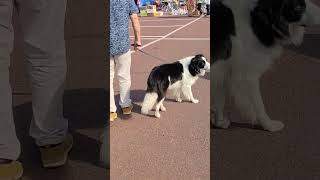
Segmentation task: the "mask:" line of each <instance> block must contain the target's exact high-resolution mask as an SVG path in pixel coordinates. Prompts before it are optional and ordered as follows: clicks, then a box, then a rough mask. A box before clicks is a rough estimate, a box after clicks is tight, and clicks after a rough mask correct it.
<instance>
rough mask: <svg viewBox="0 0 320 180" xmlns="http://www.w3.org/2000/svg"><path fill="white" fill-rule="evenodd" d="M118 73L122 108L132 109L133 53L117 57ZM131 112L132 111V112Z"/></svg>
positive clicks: (129, 52)
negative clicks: (131, 71)
mask: <svg viewBox="0 0 320 180" xmlns="http://www.w3.org/2000/svg"><path fill="white" fill-rule="evenodd" d="M115 61H116V71H117V72H116V73H117V77H118V80H119V85H120V102H119V104H120V106H121V107H122V108H126V107H131V106H132V102H131V99H130V87H131V75H130V68H131V51H128V52H127V53H124V54H122V55H119V56H116V60H115ZM130 111H131V110H130Z"/></svg>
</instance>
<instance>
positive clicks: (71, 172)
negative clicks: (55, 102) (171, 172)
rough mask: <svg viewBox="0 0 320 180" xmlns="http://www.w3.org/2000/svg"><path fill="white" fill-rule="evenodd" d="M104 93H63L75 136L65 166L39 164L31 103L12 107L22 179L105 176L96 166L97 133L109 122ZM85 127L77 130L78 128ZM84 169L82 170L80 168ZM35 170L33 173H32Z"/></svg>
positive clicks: (98, 134) (67, 115)
mask: <svg viewBox="0 0 320 180" xmlns="http://www.w3.org/2000/svg"><path fill="white" fill-rule="evenodd" d="M106 99H107V98H106V92H105V91H104V90H103V89H78V90H69V91H66V92H65V96H64V112H65V117H66V118H67V119H69V128H70V131H71V133H72V134H73V136H74V146H73V149H72V151H71V153H70V157H69V162H70V161H72V163H67V164H66V165H65V166H64V167H61V168H56V169H44V168H42V167H41V163H40V154H39V150H38V148H37V147H36V145H35V144H34V141H33V139H32V138H31V137H30V136H29V133H28V130H29V125H30V120H31V118H32V110H31V103H30V102H28V103H25V104H22V105H19V106H17V107H14V115H15V123H16V131H17V136H18V138H19V139H20V142H21V152H22V153H21V156H20V157H21V159H20V160H21V161H22V163H23V165H24V169H25V170H24V172H25V174H24V176H25V177H24V178H23V179H26V180H27V179H32V180H44V179H46V180H51V179H52V180H56V179H68V180H69V179H70V180H72V179H77V180H80V179H89V178H90V177H92V178H93V179H97V180H98V179H101V180H102V179H106V177H108V175H107V171H106V170H105V169H104V168H102V167H99V165H98V160H99V150H100V142H99V138H100V134H101V133H102V132H103V127H105V126H106V125H107V123H108V122H109V121H104V120H106V114H107V113H106V102H107V101H106ZM81 129H82V130H87V132H86V133H79V130H81ZM81 169H83V171H82V170H81ZM35 172H36V173H35Z"/></svg>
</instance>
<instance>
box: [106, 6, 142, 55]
mask: <svg viewBox="0 0 320 180" xmlns="http://www.w3.org/2000/svg"><path fill="white" fill-rule="evenodd" d="M138 12H139V9H138V7H137V5H136V4H135V2H134V0H110V55H120V54H123V53H126V52H128V51H129V49H130V37H129V21H130V15H132V14H136V13H138Z"/></svg>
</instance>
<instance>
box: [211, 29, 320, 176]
mask: <svg viewBox="0 0 320 180" xmlns="http://www.w3.org/2000/svg"><path fill="white" fill-rule="evenodd" d="M319 46H320V28H319V27H314V28H310V29H308V33H307V35H306V37H305V42H304V44H303V45H302V47H301V48H299V49H297V50H294V49H290V48H288V49H287V50H286V52H285V54H284V55H283V56H282V57H281V58H280V59H279V60H278V61H277V62H276V64H275V66H274V68H273V69H272V70H270V71H269V72H267V73H266V74H265V75H264V77H263V78H262V86H261V89H262V94H263V99H264V101H265V105H266V109H267V112H268V113H269V115H270V116H271V117H272V118H273V119H277V120H281V121H282V122H284V123H285V125H286V127H285V129H284V130H283V131H281V132H277V133H269V132H266V131H262V130H258V129H251V128H250V125H249V124H248V122H247V121H245V120H243V119H240V116H239V113H238V112H236V111H234V109H233V108H232V106H230V105H229V106H228V109H229V111H230V114H231V115H232V121H234V122H236V123H233V124H232V127H231V128H230V129H228V130H221V129H212V131H211V179H214V180H235V179H247V180H302V179H305V180H307V179H308V180H318V179H320V166H319V162H320V144H319V143H318V142H319V140H318V139H319V137H320V131H319V125H320V121H319V117H320V111H319V107H320V84H319V82H320V75H319V69H320V52H319Z"/></svg>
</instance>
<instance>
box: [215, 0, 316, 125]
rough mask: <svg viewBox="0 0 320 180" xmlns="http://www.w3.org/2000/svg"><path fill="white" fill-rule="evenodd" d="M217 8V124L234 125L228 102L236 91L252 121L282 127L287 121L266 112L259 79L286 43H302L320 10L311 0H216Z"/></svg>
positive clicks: (244, 110)
mask: <svg viewBox="0 0 320 180" xmlns="http://www.w3.org/2000/svg"><path fill="white" fill-rule="evenodd" d="M212 8H213V9H212V13H213V18H212V21H213V22H212V24H211V25H212V27H211V29H212V35H213V38H212V39H211V41H212V45H211V47H212V49H211V54H212V59H213V63H212V64H213V71H212V73H211V83H212V84H211V91H212V94H211V98H212V99H211V102H212V104H211V108H212V109H211V111H212V112H214V115H215V116H214V117H212V119H211V121H212V123H213V124H214V125H215V126H217V127H220V128H228V127H229V125H230V121H229V120H228V119H227V117H225V116H224V106H225V98H226V93H230V94H231V95H232V96H233V97H234V99H235V104H236V106H237V107H238V108H239V109H240V111H241V113H242V114H243V115H244V116H246V117H247V118H248V119H249V120H251V122H253V123H254V124H260V125H261V126H262V127H263V128H264V129H265V130H268V131H278V130H281V129H282V128H283V127H284V124H283V123H282V122H280V121H277V120H271V119H270V117H269V116H268V114H267V113H266V112H265V107H264V104H263V101H262V98H261V94H260V83H259V79H260V77H261V75H262V74H263V73H264V72H265V71H266V70H268V69H269V68H270V66H271V65H272V63H273V61H274V60H275V59H276V58H278V57H280V55H281V53H282V50H283V46H284V45H288V44H293V45H299V44H300V43H301V42H302V40H303V35H304V28H305V26H306V25H312V24H319V23H320V9H319V8H318V7H317V6H315V5H314V4H313V3H311V2H310V1H308V0H214V2H213V5H212Z"/></svg>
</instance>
